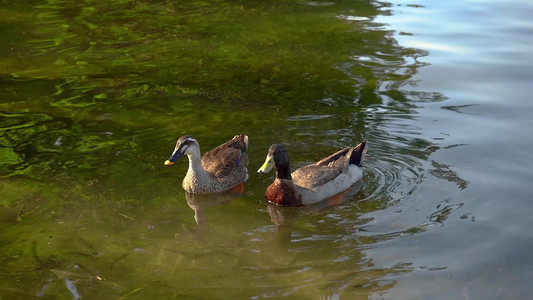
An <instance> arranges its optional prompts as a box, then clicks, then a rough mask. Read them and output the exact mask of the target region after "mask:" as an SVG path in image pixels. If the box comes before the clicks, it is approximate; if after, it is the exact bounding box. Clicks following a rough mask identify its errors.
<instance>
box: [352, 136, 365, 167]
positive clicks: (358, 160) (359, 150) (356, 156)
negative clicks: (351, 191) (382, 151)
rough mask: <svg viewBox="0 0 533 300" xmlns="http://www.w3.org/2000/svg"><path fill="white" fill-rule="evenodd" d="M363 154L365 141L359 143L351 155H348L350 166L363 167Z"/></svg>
mask: <svg viewBox="0 0 533 300" xmlns="http://www.w3.org/2000/svg"><path fill="white" fill-rule="evenodd" d="M365 153H366V141H363V142H361V144H359V145H357V146H355V148H353V151H352V154H351V155H350V164H352V165H357V166H359V167H361V166H362V165H363V160H364V158H365Z"/></svg>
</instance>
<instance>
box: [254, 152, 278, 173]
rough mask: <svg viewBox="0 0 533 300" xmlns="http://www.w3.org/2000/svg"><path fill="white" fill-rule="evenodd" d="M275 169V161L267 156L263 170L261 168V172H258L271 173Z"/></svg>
mask: <svg viewBox="0 0 533 300" xmlns="http://www.w3.org/2000/svg"><path fill="white" fill-rule="evenodd" d="M273 167H274V159H272V157H270V155H267V157H266V160H265V163H264V164H263V165H262V166H261V168H259V170H257V173H267V172H270V170H272V168H273Z"/></svg>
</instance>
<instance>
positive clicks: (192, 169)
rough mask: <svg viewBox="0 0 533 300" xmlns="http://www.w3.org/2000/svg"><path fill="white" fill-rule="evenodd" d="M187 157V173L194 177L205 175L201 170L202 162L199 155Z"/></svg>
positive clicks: (202, 169)
mask: <svg viewBox="0 0 533 300" xmlns="http://www.w3.org/2000/svg"><path fill="white" fill-rule="evenodd" d="M187 156H188V157H189V170H188V171H187V173H189V174H191V175H195V176H202V175H203V174H205V173H206V171H205V170H204V168H202V160H201V157H200V155H197V154H188V155H187Z"/></svg>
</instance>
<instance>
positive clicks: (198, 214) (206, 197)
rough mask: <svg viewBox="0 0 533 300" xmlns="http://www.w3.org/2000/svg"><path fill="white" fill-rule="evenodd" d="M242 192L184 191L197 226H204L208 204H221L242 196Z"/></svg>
mask: <svg viewBox="0 0 533 300" xmlns="http://www.w3.org/2000/svg"><path fill="white" fill-rule="evenodd" d="M242 195H243V194H242V193H236V192H223V193H217V194H203V195H202V194H191V193H185V198H186V199H187V204H188V205H189V207H190V208H192V210H194V220H195V221H196V224H197V225H198V226H201V227H204V226H205V224H206V219H205V210H206V208H207V207H209V206H214V205H222V204H226V203H229V202H231V201H232V200H234V199H236V198H239V197H242Z"/></svg>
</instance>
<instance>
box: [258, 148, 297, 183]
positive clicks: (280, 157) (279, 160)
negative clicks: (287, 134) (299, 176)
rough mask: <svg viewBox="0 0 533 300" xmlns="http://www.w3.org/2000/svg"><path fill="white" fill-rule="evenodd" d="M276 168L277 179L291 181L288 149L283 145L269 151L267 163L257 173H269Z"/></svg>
mask: <svg viewBox="0 0 533 300" xmlns="http://www.w3.org/2000/svg"><path fill="white" fill-rule="evenodd" d="M273 167H276V177H277V178H279V179H289V180H292V177H291V165H290V161H289V154H287V149H285V146H283V145H281V144H274V145H272V146H270V148H269V149H268V154H267V156H266V160H265V163H263V165H262V166H261V168H259V170H257V173H267V172H270V170H272V168H273Z"/></svg>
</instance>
